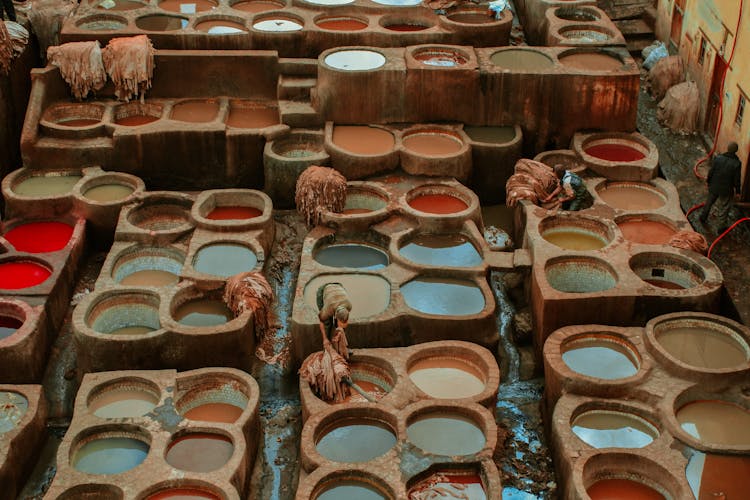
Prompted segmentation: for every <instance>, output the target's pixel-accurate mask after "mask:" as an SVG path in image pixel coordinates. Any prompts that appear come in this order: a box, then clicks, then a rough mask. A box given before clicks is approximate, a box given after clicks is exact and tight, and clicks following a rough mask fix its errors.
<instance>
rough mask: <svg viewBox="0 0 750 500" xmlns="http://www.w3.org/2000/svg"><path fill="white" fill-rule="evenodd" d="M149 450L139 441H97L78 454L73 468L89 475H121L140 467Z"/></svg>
mask: <svg viewBox="0 0 750 500" xmlns="http://www.w3.org/2000/svg"><path fill="white" fill-rule="evenodd" d="M148 450H149V446H148V445H147V444H146V443H144V442H143V441H140V440H138V439H133V438H124V437H114V438H103V439H95V440H93V441H89V442H88V443H86V444H84V445H83V446H82V447H81V448H80V449H79V450H78V451H77V452H76V454H75V457H74V459H73V467H75V468H76V469H77V470H79V471H81V472H85V473H87V474H119V473H120V472H125V471H127V470H130V469H133V468H134V467H137V466H138V465H140V464H141V463H142V462H143V461H144V460H146V455H148Z"/></svg>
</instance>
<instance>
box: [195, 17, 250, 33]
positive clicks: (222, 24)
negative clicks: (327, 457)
mask: <svg viewBox="0 0 750 500" xmlns="http://www.w3.org/2000/svg"><path fill="white" fill-rule="evenodd" d="M211 28H230V29H234V30H238V31H247V28H246V27H245V25H244V24H242V23H238V22H236V21H229V20H227V19H212V20H210V21H201V22H199V23H197V24H196V25H195V29H197V30H198V31H203V32H208V31H209V30H210V29H211ZM223 34H227V33H223Z"/></svg>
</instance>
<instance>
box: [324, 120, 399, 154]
mask: <svg viewBox="0 0 750 500" xmlns="http://www.w3.org/2000/svg"><path fill="white" fill-rule="evenodd" d="M333 143H334V144H335V145H337V146H338V147H340V148H341V149H343V150H345V151H350V152H352V153H355V154H358V155H367V156H373V155H382V154H386V153H389V152H391V151H392V150H393V147H394V145H395V144H396V140H395V139H394V138H393V134H391V133H390V132H388V131H387V130H383V129H380V128H375V127H363V126H356V125H351V126H341V125H339V126H336V127H334V128H333Z"/></svg>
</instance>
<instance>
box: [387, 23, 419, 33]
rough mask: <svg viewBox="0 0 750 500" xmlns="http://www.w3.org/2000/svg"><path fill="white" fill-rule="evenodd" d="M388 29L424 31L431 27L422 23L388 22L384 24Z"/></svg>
mask: <svg viewBox="0 0 750 500" xmlns="http://www.w3.org/2000/svg"><path fill="white" fill-rule="evenodd" d="M383 27H384V28H385V29H387V30H391V31H402V32H408V31H424V30H426V29H428V28H429V26H423V25H421V24H411V23H395V24H387V25H385V26H383Z"/></svg>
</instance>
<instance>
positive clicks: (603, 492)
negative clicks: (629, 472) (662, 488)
mask: <svg viewBox="0 0 750 500" xmlns="http://www.w3.org/2000/svg"><path fill="white" fill-rule="evenodd" d="M586 493H588V494H589V496H590V497H591V499H592V500H663V499H664V495H662V494H661V493H659V492H658V491H656V490H655V489H653V488H650V487H648V486H646V485H645V484H641V483H637V482H635V481H629V480H627V479H604V480H602V481H597V482H596V483H594V484H592V485H591V486H589V488H588V490H586Z"/></svg>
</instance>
